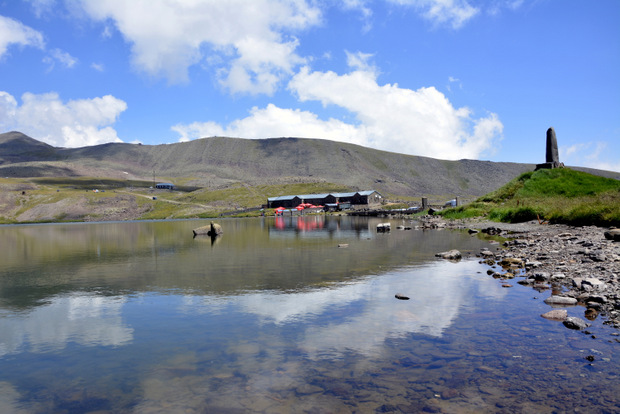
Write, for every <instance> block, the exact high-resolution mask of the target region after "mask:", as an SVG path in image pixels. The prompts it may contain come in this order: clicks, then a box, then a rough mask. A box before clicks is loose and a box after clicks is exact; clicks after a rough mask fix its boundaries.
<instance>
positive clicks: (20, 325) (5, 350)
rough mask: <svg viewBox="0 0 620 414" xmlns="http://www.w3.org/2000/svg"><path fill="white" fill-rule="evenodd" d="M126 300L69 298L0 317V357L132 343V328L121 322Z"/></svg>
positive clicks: (56, 298)
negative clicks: (72, 346) (71, 343)
mask: <svg viewBox="0 0 620 414" xmlns="http://www.w3.org/2000/svg"><path fill="white" fill-rule="evenodd" d="M126 301H127V299H126V298H123V297H104V296H97V295H95V294H86V295H84V294H78V293H76V294H72V295H69V296H65V297H54V298H51V299H50V300H49V301H48V302H47V303H45V304H44V305H41V306H39V307H36V308H34V309H32V310H30V311H28V312H22V313H20V314H19V315H14V316H13V315H10V314H9V313H8V312H6V311H3V312H2V313H1V314H0V357H2V356H4V355H7V354H13V353H18V352H50V351H57V350H60V349H63V348H65V347H66V346H67V343H69V342H74V343H76V344H79V345H83V346H120V345H126V344H128V343H130V342H131V340H132V337H133V328H131V327H129V326H127V325H126V324H125V323H123V320H122V316H121V314H122V308H123V305H124V304H125V303H126Z"/></svg>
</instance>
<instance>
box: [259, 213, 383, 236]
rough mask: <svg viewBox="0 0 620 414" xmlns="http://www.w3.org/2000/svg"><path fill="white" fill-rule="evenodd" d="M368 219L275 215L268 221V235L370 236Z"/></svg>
mask: <svg viewBox="0 0 620 414" xmlns="http://www.w3.org/2000/svg"><path fill="white" fill-rule="evenodd" d="M369 226H370V225H369V222H368V221H362V220H356V219H355V218H354V217H339V220H333V219H332V220H326V217H325V216H292V217H291V216H277V217H275V218H274V219H273V223H268V229H269V237H284V238H285V237H317V238H321V237H324V238H334V237H351V236H354V237H357V238H360V237H371V235H372V233H371V231H370V227H369Z"/></svg>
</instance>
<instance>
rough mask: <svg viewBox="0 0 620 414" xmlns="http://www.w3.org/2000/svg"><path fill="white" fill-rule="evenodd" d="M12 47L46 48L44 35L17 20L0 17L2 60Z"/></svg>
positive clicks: (0, 50) (0, 52)
mask: <svg viewBox="0 0 620 414" xmlns="http://www.w3.org/2000/svg"><path fill="white" fill-rule="evenodd" d="M10 45H19V46H32V47H36V48H39V49H43V48H44V47H45V42H44V41H43V35H42V34H41V33H39V32H38V31H36V30H34V29H32V28H31V27H28V26H26V25H24V24H22V23H20V22H18V21H17V20H13V19H10V18H8V17H4V16H0V58H1V57H2V56H3V55H4V54H5V53H7V50H8V48H9V46H10Z"/></svg>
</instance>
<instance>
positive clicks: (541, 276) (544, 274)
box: [533, 272, 549, 282]
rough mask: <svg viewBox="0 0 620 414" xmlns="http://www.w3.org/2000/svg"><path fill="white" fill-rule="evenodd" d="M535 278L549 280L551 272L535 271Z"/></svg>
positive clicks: (541, 280) (542, 280)
mask: <svg viewBox="0 0 620 414" xmlns="http://www.w3.org/2000/svg"><path fill="white" fill-rule="evenodd" d="M533 276H534V280H536V281H537V282H544V281H547V280H549V273H547V272H536V273H534V275H533Z"/></svg>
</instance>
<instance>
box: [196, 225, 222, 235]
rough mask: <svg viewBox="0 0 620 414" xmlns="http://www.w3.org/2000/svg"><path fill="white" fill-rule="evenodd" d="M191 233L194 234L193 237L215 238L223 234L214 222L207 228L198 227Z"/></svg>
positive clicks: (220, 227)
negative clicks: (205, 236)
mask: <svg viewBox="0 0 620 414" xmlns="http://www.w3.org/2000/svg"><path fill="white" fill-rule="evenodd" d="M192 231H193V232H194V236H202V235H207V236H211V237H215V236H219V235H220V234H222V233H223V231H222V226H220V225H219V224H217V223H214V222H211V223H210V224H209V225H207V226H202V227H198V228H197V229H194V230H192Z"/></svg>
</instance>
